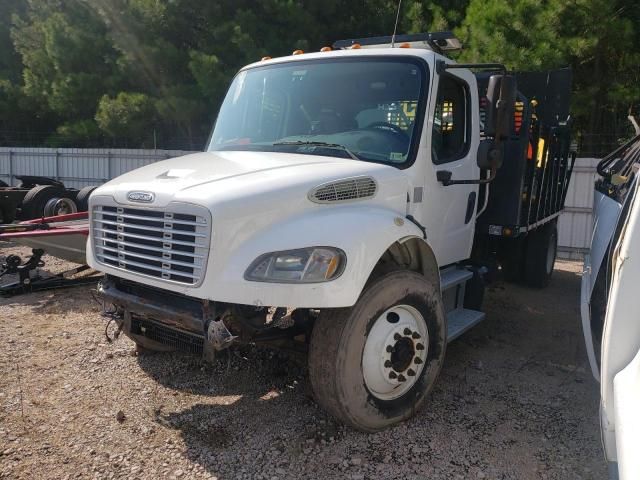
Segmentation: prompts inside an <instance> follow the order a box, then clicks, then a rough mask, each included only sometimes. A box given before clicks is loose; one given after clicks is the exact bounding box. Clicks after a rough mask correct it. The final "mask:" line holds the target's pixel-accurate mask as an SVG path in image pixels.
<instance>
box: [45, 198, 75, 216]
mask: <svg viewBox="0 0 640 480" xmlns="http://www.w3.org/2000/svg"><path fill="white" fill-rule="evenodd" d="M77 211H78V207H76V204H75V202H74V201H73V200H71V199H70V198H52V199H51V200H49V201H48V202H47V204H46V205H45V207H44V212H45V215H47V216H51V217H57V216H58V215H68V214H70V213H76V212H77Z"/></svg>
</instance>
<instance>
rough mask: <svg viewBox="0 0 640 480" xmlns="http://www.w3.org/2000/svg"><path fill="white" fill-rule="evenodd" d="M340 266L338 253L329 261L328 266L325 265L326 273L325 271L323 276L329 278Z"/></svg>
mask: <svg viewBox="0 0 640 480" xmlns="http://www.w3.org/2000/svg"><path fill="white" fill-rule="evenodd" d="M339 266H340V255H336V256H334V257H333V258H332V259H331V261H330V262H329V266H328V267H327V273H325V275H324V278H326V279H327V280H329V279H330V278H331V277H333V275H334V274H335V273H336V271H337V270H338V267H339Z"/></svg>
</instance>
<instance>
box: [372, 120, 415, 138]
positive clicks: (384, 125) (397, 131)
mask: <svg viewBox="0 0 640 480" xmlns="http://www.w3.org/2000/svg"><path fill="white" fill-rule="evenodd" d="M364 129H365V130H381V131H383V132H389V133H393V134H394V135H400V136H402V137H403V139H404V140H409V136H408V135H407V134H406V133H405V131H404V130H402V129H401V128H400V127H399V126H397V125H393V124H392V123H388V122H373V123H370V124H369V125H367V126H366V127H364Z"/></svg>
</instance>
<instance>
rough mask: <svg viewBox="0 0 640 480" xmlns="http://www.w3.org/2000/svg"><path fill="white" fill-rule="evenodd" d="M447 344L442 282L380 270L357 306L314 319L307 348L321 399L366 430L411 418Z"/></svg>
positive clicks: (335, 413) (325, 405) (338, 415)
mask: <svg viewBox="0 0 640 480" xmlns="http://www.w3.org/2000/svg"><path fill="white" fill-rule="evenodd" d="M446 343H447V341H446V321H445V315H444V309H443V306H442V301H441V298H440V293H439V291H438V286H437V285H432V284H431V283H430V282H429V281H428V280H427V279H426V278H425V277H424V276H423V275H420V274H418V273H415V272H410V271H396V272H392V273H389V274H386V275H383V276H381V277H379V278H377V279H376V280H374V281H373V282H371V283H370V284H369V285H368V286H367V287H366V289H365V291H364V292H363V293H362V295H361V296H360V298H359V299H358V301H357V302H356V304H355V305H354V306H353V307H351V308H343V309H334V310H324V311H322V312H321V313H320V316H319V317H318V319H317V320H316V323H315V325H314V328H313V332H312V334H311V342H310V348H309V377H310V380H311V385H312V388H313V391H314V394H315V397H316V400H317V401H318V403H319V404H320V406H322V407H323V408H324V409H325V410H327V411H328V412H329V413H330V414H331V415H333V416H334V417H336V418H337V419H338V420H340V421H342V422H343V423H345V424H347V425H350V426H352V427H354V428H357V429H359V430H362V431H367V432H373V431H377V430H381V429H384V428H387V427H389V426H391V425H394V424H396V423H398V422H401V421H403V420H406V419H408V418H409V417H411V416H412V415H414V414H415V413H416V411H417V410H418V408H420V406H421V405H422V404H423V403H424V400H425V397H426V396H427V394H428V393H429V392H430V390H431V388H432V387H433V385H434V383H435V380H436V378H437V376H438V373H439V372H440V368H441V367H442V362H443V359H444V353H445V348H446Z"/></svg>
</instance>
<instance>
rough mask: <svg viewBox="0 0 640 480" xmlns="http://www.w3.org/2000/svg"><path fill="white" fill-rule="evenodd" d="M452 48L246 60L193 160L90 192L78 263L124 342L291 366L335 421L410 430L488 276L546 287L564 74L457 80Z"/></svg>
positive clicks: (414, 38)
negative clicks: (245, 354) (83, 252)
mask: <svg viewBox="0 0 640 480" xmlns="http://www.w3.org/2000/svg"><path fill="white" fill-rule="evenodd" d="M457 46H458V42H457V40H456V39H455V38H454V37H453V36H452V35H451V34H449V33H446V32H444V33H442V32H441V33H431V34H418V35H405V36H398V37H397V38H396V39H395V42H393V40H392V39H391V38H390V37H378V38H369V39H359V40H347V41H340V42H336V44H334V46H333V49H329V48H325V49H323V51H321V52H318V53H311V54H303V53H301V52H294V55H292V56H288V57H283V58H275V59H269V58H265V59H263V60H262V61H260V62H257V63H255V64H252V65H249V66H247V67H245V68H243V69H242V70H240V72H239V73H238V74H237V75H236V77H235V79H234V80H233V82H232V84H231V86H230V88H229V91H228V93H227V96H226V98H225V100H224V102H223V104H222V106H221V108H220V112H219V114H218V117H217V121H216V124H215V127H214V130H213V133H212V136H211V139H210V141H209V144H208V146H207V148H206V151H205V152H203V153H197V154H193V155H187V156H184V157H180V158H175V159H171V160H167V161H163V162H159V163H155V164H152V165H149V166H146V167H143V168H141V169H138V170H135V171H133V172H130V173H127V174H125V175H123V176H121V177H118V178H116V179H115V180H112V181H110V182H109V183H107V184H106V185H104V186H102V187H100V188H99V189H98V190H96V191H95V192H94V194H93V195H92V196H91V200H90V219H91V235H90V240H89V242H88V247H87V257H88V263H89V265H91V266H92V267H93V268H95V269H98V270H100V271H103V272H105V274H106V276H105V279H104V280H103V281H102V282H101V284H100V286H99V291H100V293H101V294H102V296H103V299H104V302H105V305H106V308H107V309H108V310H109V311H110V312H112V313H113V314H114V315H115V316H116V318H117V319H118V322H119V324H120V327H121V328H122V329H123V330H124V332H125V333H126V334H127V335H128V336H129V337H130V338H132V339H133V340H134V341H135V342H136V343H137V344H138V345H139V346H140V347H142V348H144V349H149V350H172V349H180V350H186V351H190V352H193V353H196V354H201V355H204V356H205V357H211V356H212V355H213V354H215V352H216V351H218V350H221V349H223V348H226V347H228V346H229V345H232V344H234V343H256V344H258V343H259V344H265V345H270V346H274V347H280V348H286V349H289V350H294V351H298V352H302V353H304V354H305V355H308V364H309V377H310V381H311V386H312V389H313V392H314V395H315V396H316V398H317V401H318V402H319V403H320V405H321V406H323V407H324V408H325V409H327V410H328V411H329V412H330V413H331V414H332V415H334V416H335V417H337V418H338V419H340V420H342V421H343V422H345V423H347V424H349V425H352V426H354V427H356V428H359V429H361V430H365V431H375V430H379V429H381V428H384V427H387V426H389V425H392V424H394V423H396V422H398V421H401V420H403V419H406V418H408V417H409V416H411V415H412V414H413V413H414V412H415V411H416V409H417V408H418V407H419V406H420V405H421V404H422V403H423V402H424V399H425V396H426V395H427V394H428V392H429V391H430V389H431V387H432V386H433V384H434V382H435V379H436V377H437V375H438V372H439V371H440V368H441V365H442V362H443V358H444V353H445V348H446V345H447V342H448V341H451V340H452V339H454V338H456V337H457V336H459V335H461V334H462V333H463V332H464V331H466V330H467V329H468V328H470V327H471V326H473V325H474V324H476V323H477V322H479V321H480V320H482V319H483V317H484V314H483V313H482V312H481V311H480V305H481V303H482V294H483V288H484V282H485V280H486V277H488V276H491V275H492V273H493V271H494V270H496V269H497V266H498V265H500V266H501V268H502V270H503V271H504V273H505V275H507V276H508V277H509V278H510V279H513V280H518V279H520V280H523V281H525V282H526V283H529V284H531V285H534V286H538V287H541V286H544V285H546V283H547V282H548V280H549V277H550V275H551V272H552V270H553V262H554V260H555V250H556V238H557V235H556V228H555V221H556V217H557V216H558V215H559V213H560V210H561V209H562V206H563V203H564V195H565V192H566V187H567V184H568V182H569V178H570V175H571V168H572V158H570V157H571V155H570V152H569V133H568V132H569V127H568V125H567V120H568V107H567V105H568V90H569V81H570V78H569V72H568V71H566V70H562V71H557V72H545V73H539V74H528V75H526V74H522V75H507V74H506V71H505V69H504V67H503V66H501V65H497V64H474V65H457V64H455V63H454V62H453V61H452V60H450V59H448V58H447V57H445V56H444V55H443V53H444V52H446V51H447V50H449V49H452V48H456V47H457ZM474 70H476V71H481V72H484V73H477V74H474V73H473V71H474ZM516 79H517V80H518V82H519V83H521V84H522V85H521V87H520V90H519V91H518V90H517V89H516Z"/></svg>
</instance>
